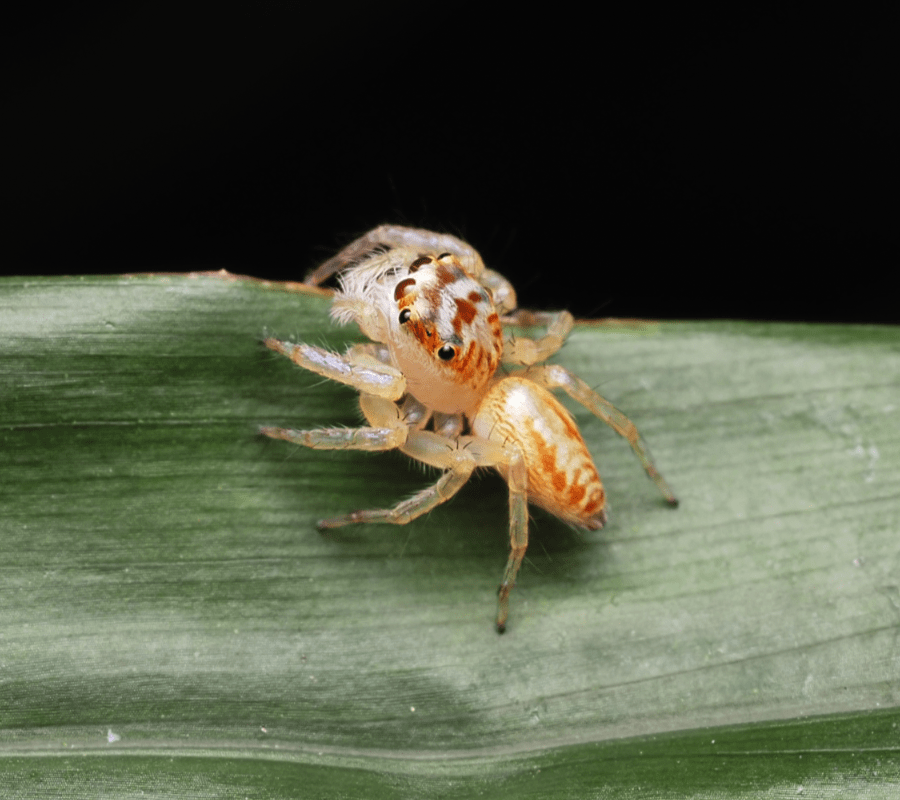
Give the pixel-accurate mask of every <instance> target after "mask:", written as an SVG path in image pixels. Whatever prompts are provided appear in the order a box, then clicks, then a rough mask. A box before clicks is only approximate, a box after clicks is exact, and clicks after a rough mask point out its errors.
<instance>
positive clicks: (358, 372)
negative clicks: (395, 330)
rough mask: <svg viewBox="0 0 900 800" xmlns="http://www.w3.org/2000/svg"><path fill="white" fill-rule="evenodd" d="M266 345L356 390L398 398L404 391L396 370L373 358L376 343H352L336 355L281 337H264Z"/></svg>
mask: <svg viewBox="0 0 900 800" xmlns="http://www.w3.org/2000/svg"><path fill="white" fill-rule="evenodd" d="M265 345H266V347H268V348H269V349H270V350H274V351H275V352H276V353H281V354H282V355H284V356H287V357H288V358H289V359H291V361H293V362H294V363H295V364H297V365H298V366H300V367H303V368H304V369H308V370H310V372H315V373H316V374H317V375H321V376H323V377H325V378H331V380H333V381H338V382H339V383H344V384H346V385H347V386H352V387H353V388H354V389H357V390H358V391H360V392H365V393H366V394H372V395H376V396H378V397H383V398H384V399H386V400H399V399H400V398H401V397H402V396H403V394H404V393H405V392H406V379H405V378H404V377H403V375H402V374H400V371H399V370H398V369H396V368H395V367H392V366H391V365H390V364H386V363H384V361H382V360H381V359H380V358H378V357H377V353H378V352H379V351H378V350H376V349H374V348H376V347H377V346H376V345H368V346H367V345H356V346H354V347H351V348H350V349H349V350H348V351H347V353H346V354H345V355H340V354H339V353H335V352H333V351H331V350H325V349H324V348H322V347H316V346H315V345H311V344H303V343H302V342H301V343H299V344H293V343H292V342H285V341H282V340H281V339H266V341H265Z"/></svg>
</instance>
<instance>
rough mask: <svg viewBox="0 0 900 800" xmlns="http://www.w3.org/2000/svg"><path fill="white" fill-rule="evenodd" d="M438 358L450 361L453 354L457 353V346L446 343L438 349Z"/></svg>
mask: <svg viewBox="0 0 900 800" xmlns="http://www.w3.org/2000/svg"><path fill="white" fill-rule="evenodd" d="M437 354H438V358H439V359H441V361H449V360H450V359H451V358H453V356H455V355H456V348H455V347H453V346H452V345H449V344H445V345H444V346H443V347H442V348H441V349H440V350H438V351H437Z"/></svg>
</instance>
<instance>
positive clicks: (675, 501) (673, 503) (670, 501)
mask: <svg viewBox="0 0 900 800" xmlns="http://www.w3.org/2000/svg"><path fill="white" fill-rule="evenodd" d="M666 502H667V503H668V504H669V506H670V507H671V508H678V498H677V497H667V498H666Z"/></svg>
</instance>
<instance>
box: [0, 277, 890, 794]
mask: <svg viewBox="0 0 900 800" xmlns="http://www.w3.org/2000/svg"><path fill="white" fill-rule="evenodd" d="M287 288H289V287H285V286H282V285H272V284H266V283H263V282H256V281H250V280H235V279H233V277H231V276H227V275H224V274H222V275H172V276H134V277H121V278H99V277H98V278H68V279H59V278H57V279H38V280H25V279H4V280H3V281H2V282H0V374H2V385H3V387H4V390H3V396H2V399H0V404H2V406H0V407H2V417H0V448H2V454H3V457H2V462H0V497H2V508H3V513H2V518H0V547H2V561H0V571H2V587H3V602H2V604H0V775H3V780H4V781H5V783H6V785H7V787H8V788H7V789H6V790H5V791H7V796H10V797H56V796H60V795H65V796H66V797H70V798H72V797H82V796H83V797H107V796H108V797H128V796H131V795H135V796H137V795H141V793H142V792H143V794H142V795H141V796H158V797H194V796H196V797H207V796H223V797H232V796H233V797H245V796H247V797H291V796H296V794H297V792H298V787H307V788H309V789H311V790H315V791H317V792H319V793H320V794H321V795H322V796H339V797H340V796H366V797H382V796H384V797H388V796H397V795H398V794H400V795H403V796H428V797H435V796H441V797H471V796H475V795H477V794H478V793H479V792H481V793H484V794H486V795H487V796H492V797H507V796H509V797H513V796H515V797H520V798H521V797H528V796H534V797H547V796H571V797H591V796H597V797H601V796H602V797H646V796H652V797H660V798H664V797H665V798H667V797H681V796H686V795H687V796H694V797H704V798H705V797H709V798H718V797H782V796H784V797H787V796H791V797H794V796H797V794H798V790H802V791H803V792H804V794H803V795H802V796H805V797H853V796H859V797H866V798H870V797H891V796H894V792H896V791H897V789H898V784H900V757H898V751H900V728H898V724H900V711H898V708H900V681H898V675H900V578H898V575H900V544H898V542H900V539H898V527H900V407H898V403H900V379H898V376H900V331H898V329H897V328H891V327H866V326H821V325H795V324H763V323H741V322H709V323H661V324H648V323H643V324H638V323H634V324H628V323H619V324H613V323H607V324H603V325H598V324H594V325H589V324H583V325H579V326H578V327H577V328H576V331H575V332H574V333H573V334H572V336H571V337H570V339H569V341H568V342H567V344H566V346H565V348H564V349H563V350H562V351H561V353H560V354H559V355H558V356H557V358H556V359H555V360H556V361H558V362H559V363H562V364H564V365H565V366H567V367H569V368H570V369H572V370H574V371H575V372H577V373H578V374H579V375H580V376H581V377H583V378H584V379H585V380H586V381H587V382H588V383H589V384H591V385H592V386H594V387H595V388H597V389H598V391H600V392H601V393H602V394H604V395H605V396H606V397H608V398H609V399H610V400H612V401H613V402H614V403H615V404H616V405H617V406H618V407H619V408H621V409H622V410H623V411H624V412H625V413H627V414H628V415H629V416H630V417H631V419H632V420H633V421H634V422H635V423H636V424H637V426H638V427H639V429H640V430H641V432H642V433H643V435H644V437H645V438H646V440H647V441H648V442H649V444H650V446H651V448H652V450H653V454H654V457H655V459H656V462H657V465H658V466H659V468H660V470H661V471H662V472H663V474H664V475H665V476H666V478H667V479H668V480H669V482H670V483H671V484H672V485H673V487H674V488H675V490H676V492H677V493H678V495H679V498H680V500H681V506H680V508H679V509H677V510H671V509H669V508H668V507H666V505H665V504H664V503H663V502H662V500H661V498H660V497H659V496H658V494H657V493H656V489H655V487H654V486H653V484H652V483H651V482H650V481H648V480H647V479H646V476H645V475H644V473H643V471H642V470H641V468H640V465H639V464H638V463H637V461H636V460H635V459H634V457H633V455H632V454H631V451H630V449H629V448H628V446H627V443H625V442H624V441H623V440H621V439H620V438H619V437H618V436H617V435H616V434H615V432H613V431H612V430H611V429H609V428H607V427H606V426H605V425H603V424H602V423H601V422H599V421H598V420H596V419H594V418H593V417H591V416H590V415H589V414H588V413H587V412H585V411H584V410H583V409H580V408H579V407H577V406H573V405H571V404H569V406H570V408H572V410H573V413H574V414H575V416H576V419H577V421H578V423H579V425H580V426H581V429H582V432H583V434H584V436H585V439H586V441H587V442H588V445H589V447H590V448H591V450H592V452H593V453H594V455H595V457H596V461H597V464H598V466H599V468H600V471H601V474H602V475H603V479H604V483H605V485H606V488H607V493H608V496H609V497H610V498H611V515H610V521H609V523H608V524H607V526H606V527H605V528H604V530H602V531H598V532H595V533H583V532H577V531H573V530H571V529H569V528H567V527H566V526H565V525H563V524H561V523H559V522H558V521H557V520H555V519H554V518H552V517H550V516H548V515H547V514H545V513H543V512H541V511H539V510H533V512H532V522H531V542H530V546H529V550H528V555H527V557H526V561H525V564H524V566H523V569H522V572H521V574H520V576H519V581H518V586H517V588H516V590H515V591H514V592H513V595H512V602H511V616H510V626H509V630H508V632H507V634H506V635H504V636H502V637H501V636H498V635H497V634H496V633H495V632H494V630H493V626H492V619H493V616H494V613H495V595H496V587H497V584H498V582H499V580H500V576H501V574H502V570H503V566H504V563H505V559H506V554H507V550H508V541H507V540H506V524H507V523H506V514H507V507H506V487H505V485H504V484H503V482H502V480H501V479H500V478H499V477H498V476H496V475H494V474H490V473H484V474H479V475H477V476H476V477H475V478H474V479H473V480H472V481H470V485H468V486H467V487H465V488H464V489H463V490H462V492H461V493H460V494H459V495H458V496H457V497H456V498H454V499H453V500H452V501H451V502H449V503H447V504H446V505H444V506H441V507H439V508H437V509H436V510H435V511H433V512H432V513H431V514H429V515H428V516H427V517H425V518H421V519H419V520H416V521H415V522H414V523H412V524H411V525H409V526H406V527H402V528H393V527H388V526H374V525H371V526H360V527H356V528H344V529H339V530H336V531H332V532H330V533H329V534H328V535H325V536H323V535H321V534H319V533H317V532H316V530H315V528H314V524H315V522H316V521H317V520H318V519H321V518H323V517H329V516H335V515H339V514H342V513H345V512H347V511H350V510H353V509H356V508H367V507H376V508H377V507H386V506H389V505H392V504H393V503H395V502H397V501H398V500H400V499H402V498H403V497H406V496H408V495H410V494H411V493H413V492H415V491H417V490H418V489H420V488H422V487H423V486H425V485H427V484H428V482H429V481H433V480H435V475H434V474H433V473H425V474H423V471H422V470H421V469H419V468H418V466H415V465H411V464H410V463H409V462H408V461H406V460H405V459H404V458H403V457H401V456H400V455H399V454H396V453H387V454H364V453H358V452H357V453H353V452H321V451H318V452H316V451H311V450H306V449H304V448H300V447H295V446H292V445H289V444H287V443H285V442H277V441H273V440H269V439H266V438H263V437H260V436H258V435H257V429H258V426H260V425H284V426H290V427H297V428H314V427H319V426H325V425H331V426H333V425H346V426H353V425H357V424H359V419H360V417H359V412H358V410H357V407H356V401H355V395H354V393H353V392H352V391H351V390H349V389H347V388H345V387H342V386H338V385H335V384H332V383H330V382H327V381H321V380H320V379H318V378H317V377H316V376H313V375H311V374H308V373H305V372H304V371H302V370H300V369H298V368H296V367H295V366H293V365H292V364H291V363H290V362H289V361H287V359H284V358H281V357H278V356H276V355H274V354H272V353H271V352H270V351H268V350H266V349H265V348H264V347H263V345H262V339H263V338H264V336H266V335H276V336H280V337H282V338H293V339H296V340H302V341H307V342H311V343H315V344H320V345H324V346H328V347H333V348H336V349H342V348H343V347H344V346H345V345H346V344H347V343H349V342H351V341H355V340H357V339H358V336H355V335H354V333H355V332H353V331H351V330H349V329H338V328H335V327H333V326H331V325H330V324H329V323H328V321H327V308H328V300H327V298H324V297H322V296H317V295H309V294H303V293H298V292H293V291H287V290H286V289H287Z"/></svg>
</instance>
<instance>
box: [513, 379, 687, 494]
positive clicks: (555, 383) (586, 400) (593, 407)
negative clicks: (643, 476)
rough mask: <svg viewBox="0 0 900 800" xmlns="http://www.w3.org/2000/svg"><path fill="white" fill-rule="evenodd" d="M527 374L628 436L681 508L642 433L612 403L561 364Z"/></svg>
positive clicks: (659, 484)
mask: <svg viewBox="0 0 900 800" xmlns="http://www.w3.org/2000/svg"><path fill="white" fill-rule="evenodd" d="M527 374H528V377H529V378H531V379H532V380H533V381H535V382H536V383H539V384H540V385H542V386H545V387H547V388H548V389H562V390H563V391H564V392H565V393H566V394H567V395H569V397H571V398H572V399H573V400H575V401H576V402H578V403H581V405H583V406H584V407H585V408H586V409H587V410H588V411H590V412H591V413H592V414H594V415H595V416H597V417H599V418H600V419H602V420H603V421H604V422H605V423H606V424H607V425H609V426H610V427H611V428H612V429H613V430H615V431H616V433H618V434H619V435H620V436H624V437H625V438H626V439H627V440H628V443H629V444H630V445H631V449H632V450H634V452H635V455H636V456H637V457H638V460H639V461H640V462H641V465H642V466H643V467H644V469H645V470H646V472H647V474H648V475H649V476H650V478H651V479H652V480H653V482H654V483H655V484H656V485H657V487H658V488H659V490H660V492H662V495H663V497H665V498H666V501H667V502H668V503H669V504H670V505H672V506H677V505H678V498H676V497H675V493H674V492H673V491H672V489H671V488H670V487H669V484H668V483H666V481H665V479H664V478H663V476H662V475H660V474H659V472H658V471H657V469H656V466H655V465H654V463H653V460H652V458H651V457H650V451H649V449H648V447H647V444H646V442H645V441H644V439H643V437H642V436H641V434H640V433H639V432H638V429H637V428H636V427H635V424H634V423H633V422H632V421H631V420H630V419H628V417H626V416H625V415H624V414H623V413H622V412H621V411H619V409H617V408H616V407H615V406H614V405H613V404H612V403H610V402H609V400H607V399H606V398H605V397H602V396H601V395H599V394H597V392H595V391H594V390H593V389H591V387H590V386H588V385H587V384H586V383H585V382H584V381H583V380H581V378H579V377H578V376H577V375H573V374H572V373H571V372H569V370H567V369H566V368H565V367H561V366H559V365H558V364H548V365H547V366H543V367H532V368H531V369H529V370H528V373H527Z"/></svg>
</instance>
